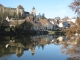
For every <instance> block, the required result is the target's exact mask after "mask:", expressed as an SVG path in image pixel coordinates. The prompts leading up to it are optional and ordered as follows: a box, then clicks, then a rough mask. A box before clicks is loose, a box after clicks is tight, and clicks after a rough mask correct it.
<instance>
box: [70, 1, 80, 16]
mask: <svg viewBox="0 0 80 60" xmlns="http://www.w3.org/2000/svg"><path fill="white" fill-rule="evenodd" d="M69 7H70V8H71V9H72V10H73V11H75V13H77V14H78V16H79V17H80V0H73V2H72V3H71V4H70V5H69Z"/></svg>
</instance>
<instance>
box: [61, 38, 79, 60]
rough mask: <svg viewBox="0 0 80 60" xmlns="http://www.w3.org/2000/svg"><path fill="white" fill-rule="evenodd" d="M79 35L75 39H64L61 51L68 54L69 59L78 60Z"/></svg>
mask: <svg viewBox="0 0 80 60" xmlns="http://www.w3.org/2000/svg"><path fill="white" fill-rule="evenodd" d="M79 39H80V37H78V38H77V39H75V40H68V41H66V42H65V43H64V44H63V45H62V47H61V50H62V53H64V54H67V55H69V56H70V58H71V59H75V60H78V59H79V60H80V40H79Z"/></svg>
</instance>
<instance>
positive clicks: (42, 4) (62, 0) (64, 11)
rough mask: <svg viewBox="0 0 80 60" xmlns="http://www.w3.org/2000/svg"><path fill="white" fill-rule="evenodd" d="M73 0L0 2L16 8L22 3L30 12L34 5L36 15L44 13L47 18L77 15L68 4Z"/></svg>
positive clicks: (8, 0) (3, 0)
mask: <svg viewBox="0 0 80 60" xmlns="http://www.w3.org/2000/svg"><path fill="white" fill-rule="evenodd" d="M72 1H73V0H0V4H2V5H3V6H5V7H12V8H16V7H17V6H18V5H22V6H23V7H24V10H25V11H28V12H30V11H31V10H32V8H33V7H35V9H36V15H38V14H39V13H40V14H42V13H44V14H45V16H46V17H47V18H55V17H61V18H64V17H65V16H68V17H69V18H72V17H75V16H76V14H75V13H74V11H72V10H71V9H70V8H69V7H68V5H70V3H71V2H72Z"/></svg>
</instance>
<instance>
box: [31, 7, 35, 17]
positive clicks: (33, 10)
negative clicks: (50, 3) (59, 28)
mask: <svg viewBox="0 0 80 60" xmlns="http://www.w3.org/2000/svg"><path fill="white" fill-rule="evenodd" d="M30 14H31V15H34V16H35V15H36V9H35V7H34V6H33V8H32V11H31V13H30Z"/></svg>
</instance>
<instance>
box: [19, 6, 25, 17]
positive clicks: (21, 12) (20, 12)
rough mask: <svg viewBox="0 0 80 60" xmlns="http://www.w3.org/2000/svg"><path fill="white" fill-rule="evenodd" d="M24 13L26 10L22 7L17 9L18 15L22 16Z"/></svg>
mask: <svg viewBox="0 0 80 60" xmlns="http://www.w3.org/2000/svg"><path fill="white" fill-rule="evenodd" d="M23 13H24V8H23V7H22V6H21V5H19V6H18V7H17V15H19V14H20V15H21V16H22V14H23Z"/></svg>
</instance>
